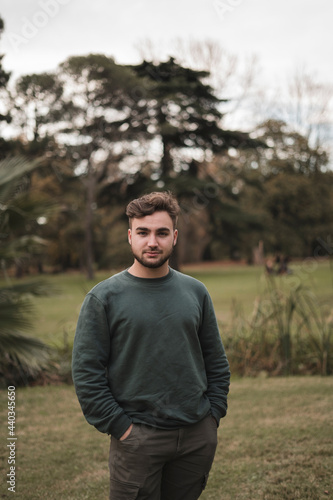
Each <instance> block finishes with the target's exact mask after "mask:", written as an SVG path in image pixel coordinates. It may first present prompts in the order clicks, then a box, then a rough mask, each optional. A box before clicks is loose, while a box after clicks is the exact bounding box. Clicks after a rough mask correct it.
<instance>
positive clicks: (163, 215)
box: [128, 212, 178, 269]
mask: <svg viewBox="0 0 333 500" xmlns="http://www.w3.org/2000/svg"><path fill="white" fill-rule="evenodd" d="M177 235H178V232H177V229H174V228H173V222H172V219H171V217H170V215H169V214H168V212H155V213H153V214H152V215H146V216H145V217H141V218H140V219H136V218H133V219H132V227H131V229H129V230H128V241H129V243H130V245H131V247H132V253H133V255H134V257H135V259H136V260H137V261H138V262H139V263H140V264H141V265H142V266H144V267H148V268H154V269H156V268H158V267H161V266H163V264H165V263H166V262H167V261H168V260H169V258H170V256H171V254H172V250H173V247H174V246H175V244H176V241H177Z"/></svg>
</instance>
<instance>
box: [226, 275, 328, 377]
mask: <svg viewBox="0 0 333 500" xmlns="http://www.w3.org/2000/svg"><path fill="white" fill-rule="evenodd" d="M278 280H279V282H278ZM332 314H333V310H332V309H330V308H328V309H327V307H326V305H325V304H320V303H318V299H317V298H316V296H315V294H314V293H313V292H312V291H311V290H310V289H308V288H306V287H304V286H302V285H301V284H298V285H297V286H288V284H287V283H284V282H281V281H280V278H274V277H272V276H269V277H268V278H267V286H266V289H265V290H264V292H263V293H262V294H261V295H260V297H258V299H257V300H256V302H255V307H254V310H253V312H252V317H251V319H250V320H248V319H246V318H245V316H244V314H243V313H242V309H241V307H240V305H239V304H237V303H235V304H234V310H233V318H232V321H231V323H230V324H229V325H227V326H226V330H225V345H226V350H227V352H228V354H229V359H230V361H231V365H232V371H233V372H234V373H237V374H239V375H242V376H246V375H257V374H260V373H261V372H265V373H267V374H270V375H281V374H284V375H290V374H293V375H295V374H321V375H331V374H332V373H333V316H332Z"/></svg>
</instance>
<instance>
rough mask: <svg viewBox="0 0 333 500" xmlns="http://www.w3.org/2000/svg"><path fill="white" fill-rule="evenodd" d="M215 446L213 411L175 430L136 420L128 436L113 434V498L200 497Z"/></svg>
mask: <svg viewBox="0 0 333 500" xmlns="http://www.w3.org/2000/svg"><path fill="white" fill-rule="evenodd" d="M216 446H217V427H216V422H215V420H214V419H213V418H212V417H211V416H209V417H206V418H205V419H204V420H202V421H201V422H198V423H197V424H194V425H189V426H187V427H182V428H180V429H175V430H161V429H156V428H154V427H149V426H147V425H143V424H134V425H133V428H132V431H131V433H130V435H129V436H128V437H127V438H126V439H125V440H124V441H119V440H117V439H115V438H113V437H112V438H111V446H110V461H109V466H110V500H196V499H197V498H199V496H200V495H201V493H202V491H203V490H204V488H205V486H206V483H207V479H208V474H209V471H210V468H211V466H212V463H213V459H214V455H215V450H216Z"/></svg>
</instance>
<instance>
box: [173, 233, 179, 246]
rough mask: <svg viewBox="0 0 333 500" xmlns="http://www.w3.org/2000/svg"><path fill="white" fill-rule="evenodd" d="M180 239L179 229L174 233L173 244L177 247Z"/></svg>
mask: <svg viewBox="0 0 333 500" xmlns="http://www.w3.org/2000/svg"><path fill="white" fill-rule="evenodd" d="M177 239H178V229H175V230H174V232H173V244H174V245H175V244H176V243H177Z"/></svg>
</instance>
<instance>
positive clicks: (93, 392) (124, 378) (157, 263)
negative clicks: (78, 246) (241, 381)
mask: <svg viewBox="0 0 333 500" xmlns="http://www.w3.org/2000/svg"><path fill="white" fill-rule="evenodd" d="M178 213H179V206H178V203H177V201H176V200H175V198H174V197H173V196H172V195H171V194H170V193H151V194H149V195H146V196H143V197H141V198H139V199H137V200H134V201H132V202H131V203H129V205H128V206H127V210H126V214H127V215H128V217H129V225H130V228H129V230H128V241H129V244H130V245H131V249H132V253H133V256H134V263H133V265H132V266H131V267H130V268H129V269H127V270H126V271H122V272H120V273H118V274H116V275H114V276H112V277H111V278H109V279H107V280H106V281H103V282H102V283H99V284H98V285H96V286H95V287H94V288H93V289H92V290H91V291H90V292H89V293H88V295H87V296H86V298H85V300H84V302H83V305H82V309H81V312H80V316H79V320H78V324H77V330H76V334H75V341H74V348H73V379H74V384H75V389H76V393H77V396H78V399H79V401H80V404H81V407H82V410H83V413H84V415H85V417H86V419H87V421H88V422H89V423H90V424H92V425H94V426H95V427H96V428H97V429H98V430H99V431H101V432H105V433H107V434H110V435H111V446H110V461H109V467H110V499H111V500H131V499H133V500H134V499H136V500H196V499H197V498H199V496H200V494H201V492H202V491H203V489H204V487H205V485H206V482H207V478H208V473H209V471H210V468H211V465H212V462H213V458H214V454H215V449H216V445H217V427H218V425H219V421H220V418H222V417H224V416H225V414H226V411H227V394H228V391H229V381H230V371H229V365H228V361H227V358H226V355H225V352H224V348H223V345H222V342H221V338H220V334H219V330H218V327H217V322H216V318H215V314H214V310H213V305H212V301H211V299H210V296H209V294H208V292H207V290H206V288H205V286H204V285H203V284H202V283H201V282H199V281H197V280H195V279H194V278H191V277H189V276H186V275H184V274H182V273H179V272H177V271H175V270H173V269H171V268H170V267H169V265H168V262H169V258H170V256H171V253H172V250H173V247H174V246H175V244H176V242H177V236H178V232H177V229H176V222H177V216H178Z"/></svg>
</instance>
